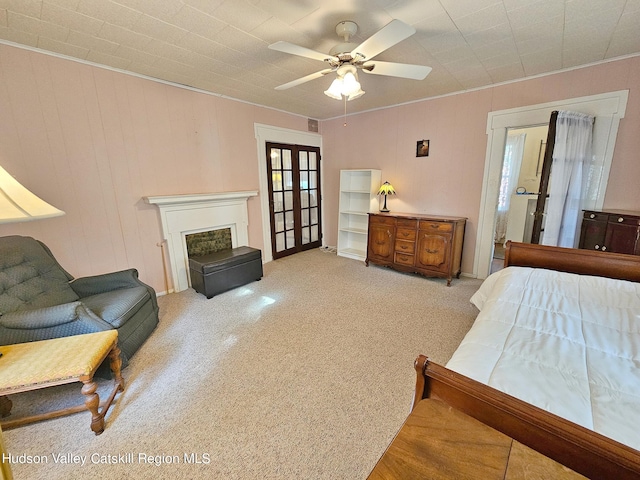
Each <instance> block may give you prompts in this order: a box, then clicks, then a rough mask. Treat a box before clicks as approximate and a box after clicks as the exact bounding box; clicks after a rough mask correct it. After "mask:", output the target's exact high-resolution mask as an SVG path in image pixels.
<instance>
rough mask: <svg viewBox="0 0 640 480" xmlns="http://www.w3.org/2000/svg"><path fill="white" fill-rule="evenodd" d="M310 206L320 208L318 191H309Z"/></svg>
mask: <svg viewBox="0 0 640 480" xmlns="http://www.w3.org/2000/svg"><path fill="white" fill-rule="evenodd" d="M309 206H310V207H317V206H318V191H317V190H310V191H309Z"/></svg>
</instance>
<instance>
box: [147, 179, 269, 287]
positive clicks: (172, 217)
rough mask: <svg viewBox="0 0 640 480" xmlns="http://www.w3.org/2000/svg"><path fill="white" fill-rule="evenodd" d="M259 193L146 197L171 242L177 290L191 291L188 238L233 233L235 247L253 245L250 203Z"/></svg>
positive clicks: (170, 249) (168, 242)
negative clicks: (209, 232)
mask: <svg viewBox="0 0 640 480" xmlns="http://www.w3.org/2000/svg"><path fill="white" fill-rule="evenodd" d="M256 195H258V192H257V191H255V190H250V191H242V192H220V193H202V194H181V195H159V196H152V197H143V200H144V201H145V202H146V203H148V204H152V205H157V206H158V209H159V210H160V219H161V221H162V232H163V234H164V237H165V240H166V242H167V248H168V252H169V263H170V264H171V276H172V280H173V290H174V291H176V292H180V291H182V290H186V289H187V288H189V257H188V255H187V246H186V242H185V235H188V234H191V233H199V232H205V231H207V230H216V229H219V228H230V229H231V242H232V245H233V247H234V248H235V247H242V246H246V245H248V244H249V232H248V226H249V215H248V209H247V200H248V199H249V198H250V197H255V196H256Z"/></svg>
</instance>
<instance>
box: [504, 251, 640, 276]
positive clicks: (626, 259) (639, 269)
mask: <svg viewBox="0 0 640 480" xmlns="http://www.w3.org/2000/svg"><path fill="white" fill-rule="evenodd" d="M504 266H505V267H509V266H519V267H535V268H546V269H550V270H558V271H560V272H569V273H577V274H579V275H595V276H599V277H609V278H616V279H619V280H628V281H631V282H640V256H638V255H624V254H621V253H609V252H600V251H596V250H584V249H578V248H564V247H551V246H548V245H534V244H532V243H519V242H512V241H508V242H507V245H506V249H505V256H504Z"/></svg>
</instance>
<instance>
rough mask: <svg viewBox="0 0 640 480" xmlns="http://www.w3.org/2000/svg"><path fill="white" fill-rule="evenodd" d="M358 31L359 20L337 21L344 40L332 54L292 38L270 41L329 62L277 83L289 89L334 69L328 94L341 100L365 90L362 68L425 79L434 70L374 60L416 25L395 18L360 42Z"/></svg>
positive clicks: (277, 47) (273, 46)
mask: <svg viewBox="0 0 640 480" xmlns="http://www.w3.org/2000/svg"><path fill="white" fill-rule="evenodd" d="M357 31H358V25H356V23H355V22H351V21H344V22H340V23H338V25H336V33H337V34H338V36H341V37H343V38H344V42H342V43H339V44H338V45H336V46H335V47H333V48H332V49H331V50H330V51H329V54H325V53H321V52H317V51H315V50H311V49H309V48H305V47H301V46H299V45H294V44H293V43H289V42H282V41H280V42H276V43H273V44H271V45H269V48H270V49H272V50H277V51H279V52H284V53H290V54H292V55H298V56H301V57H305V58H311V59H313V60H319V61H321V62H326V63H327V64H328V65H329V68H325V69H324V70H320V71H319V72H315V73H312V74H311V75H307V76H304V77H302V78H298V79H297V80H293V81H291V82H288V83H285V84H283V85H279V86H277V87H276V90H286V89H288V88H291V87H295V86H298V85H301V84H303V83H306V82H309V81H311V80H314V79H316V78H320V77H322V76H324V75H327V74H329V73H331V72H336V74H337V78H336V79H335V80H334V81H333V83H332V84H331V86H330V87H329V89H328V90H326V91H325V92H324V93H325V95H328V96H329V97H331V98H335V99H337V100H341V99H342V98H345V99H346V100H354V99H355V98H358V97H361V96H362V95H364V93H365V92H364V91H363V90H362V88H361V85H360V82H359V81H358V70H362V71H364V72H365V73H370V74H373V75H386V76H390V77H400V78H411V79H414V80H422V79H424V78H425V77H426V76H427V75H428V74H429V72H430V71H431V67H427V66H423V65H410V64H406V63H393V62H381V61H373V60H372V59H373V58H374V57H375V56H376V55H378V54H380V53H382V52H383V51H385V50H387V49H388V48H391V47H392V46H394V45H395V44H397V43H400V42H401V41H402V40H404V39H406V38H409V37H410V36H411V35H413V34H414V33H416V30H415V28H413V27H412V26H410V25H407V24H406V23H404V22H401V21H400V20H392V21H391V22H389V23H388V24H387V25H385V26H384V27H382V29H380V30H379V31H378V32H376V33H374V34H373V35H372V36H371V37H369V38H368V39H367V40H365V41H364V42H362V43H361V44H360V45H358V44H355V43H350V42H349V39H350V38H351V36H353V35H355V33H356V32H357Z"/></svg>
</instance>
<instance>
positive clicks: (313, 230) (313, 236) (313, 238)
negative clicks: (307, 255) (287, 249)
mask: <svg viewBox="0 0 640 480" xmlns="http://www.w3.org/2000/svg"><path fill="white" fill-rule="evenodd" d="M318 240H319V238H318V226H317V225H313V226H312V227H311V241H312V242H317V241H318Z"/></svg>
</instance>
